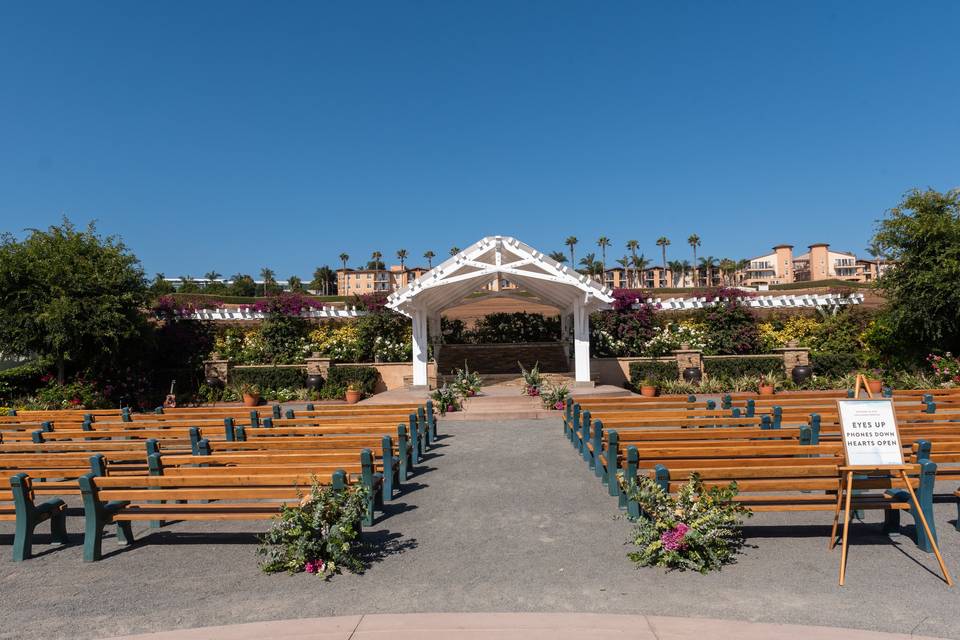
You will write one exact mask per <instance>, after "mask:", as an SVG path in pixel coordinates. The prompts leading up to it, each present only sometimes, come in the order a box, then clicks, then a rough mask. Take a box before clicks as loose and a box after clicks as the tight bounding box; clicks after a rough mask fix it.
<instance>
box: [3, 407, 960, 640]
mask: <svg viewBox="0 0 960 640" xmlns="http://www.w3.org/2000/svg"><path fill="white" fill-rule="evenodd" d="M441 433H442V434H443V435H444V439H443V440H442V441H441V442H439V443H438V445H439V446H438V447H437V448H436V449H435V450H434V451H433V452H431V454H430V456H429V458H428V459H427V460H426V462H425V465H424V468H423V469H422V472H421V473H419V474H418V475H417V476H416V477H414V478H412V479H411V480H410V482H409V483H408V485H407V493H406V494H404V495H403V496H400V497H399V498H398V499H397V500H395V501H394V502H393V503H390V504H389V509H390V511H391V513H390V515H389V517H387V518H385V519H383V520H382V521H380V522H378V523H377V524H376V525H375V526H374V527H372V528H370V529H368V530H367V531H366V532H365V533H366V536H367V537H368V539H370V540H371V541H374V542H376V543H378V545H380V547H379V550H377V551H376V552H374V554H373V555H372V556H371V565H370V568H369V569H368V570H367V571H366V573H365V574H364V575H359V576H358V575H341V576H335V577H334V578H332V579H331V580H330V581H328V582H326V581H323V580H321V579H319V578H317V577H316V576H311V575H307V574H297V575H294V576H288V575H286V574H280V575H265V574H263V573H261V572H260V571H259V569H258V568H257V565H256V557H255V554H254V550H255V547H256V539H255V537H254V536H253V535H252V533H251V532H256V531H261V530H263V528H264V527H265V525H264V524H263V523H178V524H174V525H171V526H169V527H166V528H164V529H162V530H160V531H155V532H152V533H151V532H150V531H149V530H146V529H144V528H143V527H141V528H140V529H139V531H138V532H137V537H138V539H139V540H140V543H139V544H137V545H135V546H134V547H132V548H130V549H121V548H119V547H118V546H117V545H116V542H115V541H114V540H113V539H112V538H110V539H108V540H107V541H106V542H105V545H104V552H105V554H107V557H106V558H105V559H104V560H103V561H102V562H98V563H93V564H88V563H83V562H82V561H81V558H82V548H81V547H80V544H79V543H80V542H81V538H82V536H81V532H82V521H81V520H79V519H71V520H70V521H69V524H68V526H69V530H70V531H71V532H72V542H73V543H74V544H73V545H72V546H70V547H68V548H65V549H57V550H54V549H52V548H51V547H46V546H43V545H42V544H41V545H40V546H39V547H38V548H37V551H38V552H39V553H40V554H41V556H40V557H38V558H35V559H33V560H30V561H29V562H25V563H13V562H10V561H9V560H0V594H2V597H0V638H44V639H45V640H49V639H51V638H103V637H108V636H116V635H123V634H128V635H129V634H135V633H147V632H156V631H164V630H173V629H188V628H193V627H208V626H216V625H227V624H238V623H248V622H262V621H269V620H289V619H301V618H316V617H325V616H359V615H362V614H380V613H384V614H398V613H435V612H441V613H443V612H449V613H454V612H468V613H485V612H501V613H503V612H513V613H517V612H519V613H542V612H553V613H578V614H579V613H580V612H589V613H597V614H604V615H603V616H601V618H604V619H606V618H607V616H608V615H610V614H632V615H642V616H651V618H649V619H650V620H652V619H653V618H652V617H653V616H673V617H682V618H708V619H715V618H720V619H727V620H742V621H751V622H762V623H774V624H779V623H789V624H801V625H825V626H832V627H853V628H861V629H868V630H873V631H888V632H897V633H903V634H910V633H913V634H918V635H927V636H939V637H946V638H960V616H957V615H956V611H957V602H958V600H957V598H958V592H957V589H948V588H947V587H946V586H945V585H944V584H943V582H941V581H940V579H939V578H938V577H937V575H936V562H935V561H934V559H933V558H932V556H930V555H928V554H925V553H922V552H918V551H917V550H916V548H915V546H914V545H913V542H912V541H911V540H910V539H909V538H907V537H906V536H905V535H898V536H893V537H892V538H891V537H888V536H885V535H882V534H880V533H879V527H877V526H876V525H873V524H869V525H863V524H858V525H855V526H854V527H853V542H852V546H851V551H850V566H849V571H848V576H847V586H846V587H844V588H840V587H838V586H837V583H836V580H837V562H838V556H837V554H836V553H829V552H828V551H827V549H826V541H827V535H828V534H829V524H830V518H831V516H832V514H829V513H809V514H759V515H757V516H756V517H754V518H753V519H752V520H751V521H750V522H749V526H748V527H747V529H746V533H747V536H748V539H749V543H750V545H751V546H750V547H749V548H747V549H746V550H745V553H744V554H743V555H742V556H741V557H740V559H739V562H738V563H737V564H734V565H731V566H728V567H726V568H724V569H723V570H722V571H720V572H717V573H713V574H710V575H707V576H701V575H699V574H691V573H679V572H673V573H666V572H664V571H662V570H659V569H636V568H634V566H633V565H632V563H630V561H629V560H628V559H627V558H626V554H627V553H628V551H629V550H630V547H629V546H626V545H625V542H626V540H627V538H628V535H629V532H630V529H631V525H630V524H629V523H628V522H626V521H625V520H622V519H617V518H616V516H617V515H618V511H617V509H616V505H615V502H614V501H613V500H612V499H611V498H610V497H609V496H607V495H606V490H605V488H603V487H602V486H601V485H600V483H599V482H598V481H597V480H596V478H595V476H593V475H592V474H591V472H589V471H588V470H587V468H586V466H585V465H584V464H583V462H582V460H581V459H580V458H578V457H577V456H576V455H575V453H574V451H573V449H572V448H571V447H570V445H569V443H568V441H567V440H566V439H565V438H564V437H563V434H562V427H561V422H560V419H559V418H551V419H548V420H528V421H496V422H452V421H441ZM948 489H949V490H950V491H952V490H953V489H952V488H950V487H946V486H944V487H943V489H942V490H943V491H946V490H948ZM868 517H869V518H872V519H874V520H875V521H878V520H879V517H880V516H879V515H877V514H868ZM955 517H956V509H955V507H954V506H953V505H952V504H941V505H937V514H936V520H935V521H936V523H937V527H938V528H939V531H940V539H941V544H942V548H943V549H944V553H945V556H946V559H947V562H948V565H949V567H950V570H951V571H952V572H953V574H954V575H955V576H957V575H960V567H958V563H957V560H958V558H960V533H958V532H957V531H955V530H954V529H953V527H952V521H953V520H954V518H955ZM908 520H909V518H906V519H905V521H908ZM782 525H789V526H782ZM12 532H13V527H12V524H11V523H6V522H4V523H0V545H2V546H0V550H4V549H6V553H9V549H10V545H11V543H12ZM45 540H46V539H45V538H44V539H43V541H44V542H45ZM575 617H576V616H575ZM474 620H476V618H474ZM303 624H304V625H308V624H310V623H307V622H304V623H303ZM691 624H693V625H696V624H699V625H700V626H699V627H697V626H695V627H693V628H691V630H690V633H689V634H688V636H687V637H690V638H693V637H694V636H697V637H698V640H701V639H706V638H711V637H714V636H713V635H712V630H713V628H714V623H712V622H701V623H696V622H691ZM561 626H563V625H561ZM576 628H580V627H576ZM303 630H304V635H303V636H302V637H304V638H307V637H322V636H311V635H310V632H309V628H308V627H304V629H303ZM198 633H201V635H202V634H203V632H198ZM270 635H273V634H272V633H269V634H266V636H270ZM266 636H261V637H266ZM388 636H389V637H390V638H392V639H395V638H396V636H394V635H391V634H381V636H380V637H384V638H386V637H388ZM204 637H206V636H204ZM240 637H242V636H240ZM334 637H336V636H334ZM358 637H360V636H358ZM366 637H374V636H372V635H369V636H366ZM427 637H437V636H427V635H422V634H418V638H427ZM464 637H476V636H469V635H467V636H464ZM494 637H496V636H494ZM531 637H538V636H536V635H533V632H531ZM550 637H554V636H550ZM583 637H589V636H583ZM614 637H616V636H614ZM622 637H629V636H622ZM641 637H646V636H641ZM847 637H857V636H847ZM861 637H863V636H861Z"/></svg>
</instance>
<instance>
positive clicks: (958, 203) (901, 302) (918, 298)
mask: <svg viewBox="0 0 960 640" xmlns="http://www.w3.org/2000/svg"><path fill="white" fill-rule="evenodd" d="M874 242H875V243H876V244H877V245H878V247H879V248H880V251H881V254H882V255H883V257H884V258H886V259H888V260H891V261H893V262H895V263H896V267H894V268H892V269H890V270H889V271H888V272H887V273H885V274H884V275H883V276H882V277H881V278H880V281H879V283H878V284H879V286H880V288H881V290H882V291H883V293H884V295H885V296H886V298H887V300H888V302H889V308H890V317H889V324H890V331H891V333H892V334H893V335H895V336H897V338H898V341H899V347H900V349H901V350H902V351H903V352H904V354H906V355H908V356H910V357H912V358H913V359H914V360H915V361H917V362H919V361H921V360H922V358H923V357H925V356H926V355H927V354H928V353H931V352H942V351H952V352H954V353H956V352H958V351H960V190H954V191H950V192H947V193H939V192H937V191H934V190H932V189H928V190H927V191H919V190H917V189H914V190H913V191H910V192H909V193H907V194H906V195H905V196H904V198H903V200H902V201H901V202H900V204H899V205H897V206H896V207H894V208H893V209H891V210H890V211H889V213H888V215H887V217H886V218H885V219H884V220H882V221H881V222H880V224H879V227H878V229H877V233H876V236H875V237H874Z"/></svg>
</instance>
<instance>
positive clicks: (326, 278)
mask: <svg viewBox="0 0 960 640" xmlns="http://www.w3.org/2000/svg"><path fill="white" fill-rule="evenodd" d="M335 283H336V274H334V273H333V270H332V269H331V268H330V267H328V266H327V265H323V266H322V267H317V268H316V269H314V270H313V280H311V281H310V285H309V287H310V289H311V290H313V291H316V292H317V293H319V294H320V295H323V296H328V295H330V292H331V291H332V290H333V287H334V284H335Z"/></svg>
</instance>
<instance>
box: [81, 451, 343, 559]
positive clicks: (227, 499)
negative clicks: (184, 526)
mask: <svg viewBox="0 0 960 640" xmlns="http://www.w3.org/2000/svg"><path fill="white" fill-rule="evenodd" d="M314 478H315V479H316V480H317V481H318V482H320V483H322V484H325V485H329V486H332V487H334V488H335V489H343V488H345V487H347V486H348V483H349V480H348V478H347V475H346V473H344V472H342V471H335V472H333V473H309V474H304V473H283V472H279V473H276V474H271V475H257V474H247V473H245V472H244V471H243V469H242V468H238V469H237V472H236V473H235V474H230V475H223V474H212V473H211V474H200V473H198V474H196V475H161V476H143V477H117V478H110V477H106V478H103V477H97V476H94V475H93V474H89V475H84V476H81V477H80V480H79V484H80V491H81V494H82V496H83V503H84V520H85V533H84V543H83V559H84V561H86V562H94V561H97V560H100V559H101V558H102V544H103V529H104V527H105V526H106V525H107V524H110V523H116V524H117V525H118V531H119V533H118V539H119V541H120V543H121V544H122V545H129V544H131V543H132V542H133V532H132V529H131V527H130V523H131V522H136V521H150V520H158V519H163V520H212V521H222V520H234V521H235V520H268V519H272V518H273V517H274V516H276V515H277V513H278V512H279V511H280V509H281V507H282V506H283V505H285V504H296V503H299V502H300V500H301V497H302V495H303V494H306V493H309V491H310V487H311V482H312V479H314ZM186 501H202V502H193V503H188V502H186Z"/></svg>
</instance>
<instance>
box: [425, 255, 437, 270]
mask: <svg viewBox="0 0 960 640" xmlns="http://www.w3.org/2000/svg"><path fill="white" fill-rule="evenodd" d="M423 257H424V258H426V259H427V269H433V259H434V258H436V257H437V254H435V253H434V252H433V251H424V252H423Z"/></svg>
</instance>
